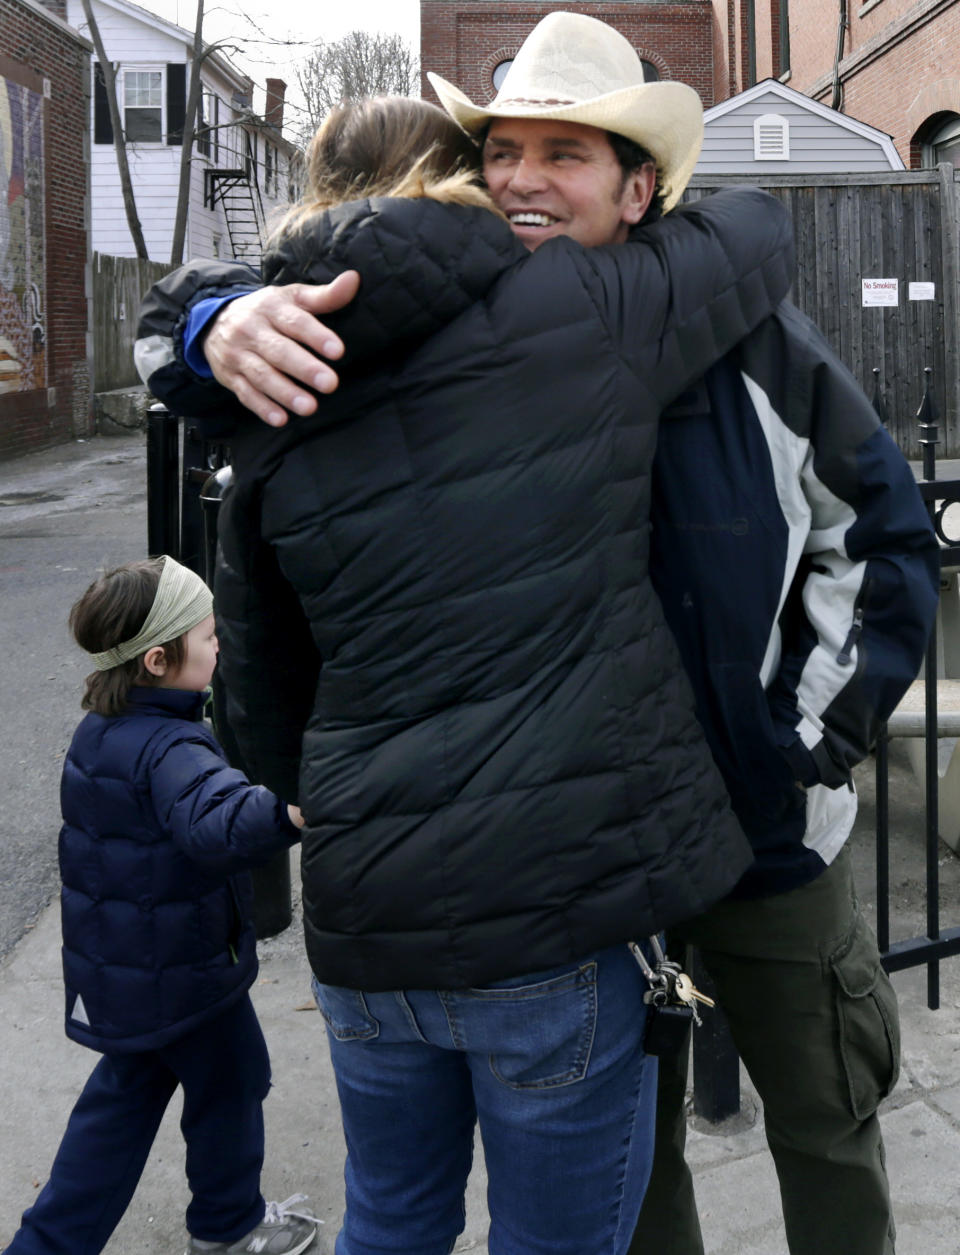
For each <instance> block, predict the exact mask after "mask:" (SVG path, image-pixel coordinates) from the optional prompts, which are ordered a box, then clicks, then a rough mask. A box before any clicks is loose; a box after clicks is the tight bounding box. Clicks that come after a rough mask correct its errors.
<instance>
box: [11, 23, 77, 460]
mask: <svg viewBox="0 0 960 1255" xmlns="http://www.w3.org/2000/svg"><path fill="white" fill-rule="evenodd" d="M64 15H65V7H64V5H63V3H62V2H60V0H50V8H46V7H44V5H42V4H40V3H38V0H0V457H3V456H9V455H11V454H16V453H22V452H25V451H26V450H28V449H35V448H40V447H42V446H44V445H50V444H55V443H57V442H58V441H61V440H66V439H69V438H71V437H73V436H78V435H86V434H89V433H90V432H91V431H92V409H91V369H90V367H91V363H90V344H91V336H90V315H89V303H88V299H87V293H88V278H89V251H88V214H89V194H88V193H89V163H88V144H89V126H88V116H89V108H90V51H91V47H90V44H89V43H88V42H87V40H85V39H83V38H82V37H81V36H80V35H79V34H78V33H77V32H76V31H75V30H73V28H72V27H70V26H68V25H67V23H66V21H65V20H64Z"/></svg>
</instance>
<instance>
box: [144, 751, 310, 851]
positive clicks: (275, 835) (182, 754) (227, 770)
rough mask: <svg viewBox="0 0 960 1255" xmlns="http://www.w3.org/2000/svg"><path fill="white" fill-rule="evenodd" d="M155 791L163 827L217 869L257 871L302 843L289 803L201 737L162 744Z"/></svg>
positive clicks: (155, 762)
mask: <svg viewBox="0 0 960 1255" xmlns="http://www.w3.org/2000/svg"><path fill="white" fill-rule="evenodd" d="M150 793H151V797H152V799H153V805H154V808H155V810H156V815H157V819H158V821H159V823H160V825H161V827H162V828H163V829H164V830H165V831H166V832H168V833H169V834H170V836H171V838H172V839H173V840H174V841H175V842H176V843H177V845H179V846H180V848H181V849H182V850H183V852H184V853H185V854H186V855H188V856H189V857H190V858H192V859H194V860H195V861H196V862H198V863H202V864H203V865H204V866H205V867H208V868H211V869H212V870H216V871H222V872H224V873H231V872H235V871H240V870H243V869H245V868H248V867H255V866H256V865H257V864H259V863H263V862H265V861H266V860H267V859H269V858H271V857H272V856H273V855H274V854H277V853H279V852H280V851H282V850H285V849H287V848H288V847H289V846H291V845H295V844H296V842H297V841H299V839H300V830H299V828H297V827H296V825H295V824H294V823H293V822H292V821H291V819H290V817H289V815H288V814H287V804H286V802H284V801H282V800H281V799H280V798H279V797H277V795H276V794H275V793H271V792H270V790H269V789H265V788H262V787H261V786H260V785H253V784H251V783H250V782H249V780H248V779H247V777H246V776H245V775H244V774H243V772H242V771H237V770H236V769H235V768H234V767H230V766H228V765H227V763H226V762H225V761H224V759H223V758H221V757H220V755H219V754H218V753H217V752H216V751H215V750H214V749H213V748H212V746H211V745H210V744H209V742H207V741H206V740H205V739H204V738H203V736H202V734H198V735H197V737H196V739H184V738H183V737H182V735H180V736H177V737H171V738H164V739H163V740H162V741H161V742H160V743H158V745H157V746H156V748H155V750H154V753H153V754H152V756H151V764H150Z"/></svg>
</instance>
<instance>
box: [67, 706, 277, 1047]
mask: <svg viewBox="0 0 960 1255" xmlns="http://www.w3.org/2000/svg"><path fill="white" fill-rule="evenodd" d="M203 700H204V698H203V694H202V693H193V692H187V691H185V690H182V689H162V688H134V689H132V690H131V692H130V699H129V705H128V708H127V710H125V711H124V713H123V714H122V715H117V716H115V717H113V718H106V717H104V716H103V715H97V714H92V713H91V714H88V715H86V716H85V718H84V719H82V720H81V722H80V725H79V727H78V728H77V730H76V732H75V733H74V737H73V741H72V743H71V745H70V749H69V750H68V752H67V757H66V761H65V763H64V768H63V778H62V782H61V786H60V801H61V808H62V811H63V821H64V822H63V828H62V829H61V832H60V875H61V879H62V882H63V887H62V891H61V909H62V918H63V975H64V984H65V986H66V1032H67V1036H68V1037H72V1038H73V1039H74V1040H75V1041H78V1042H80V1043H81V1044H82V1045H84V1046H90V1047H92V1048H93V1049H95V1050H102V1051H105V1052H107V1053H117V1052H122V1053H125V1052H129V1051H142V1050H156V1049H158V1048H159V1047H161V1046H163V1045H165V1044H166V1043H167V1042H170V1041H173V1040H174V1039H175V1038H177V1037H180V1036H182V1035H183V1034H184V1033H187V1032H190V1031H191V1030H192V1029H194V1028H196V1027H197V1026H198V1025H200V1024H202V1023H203V1022H204V1021H206V1020H209V1019H211V1018H213V1017H214V1016H215V1015H218V1014H220V1013H221V1012H222V1011H225V1010H226V1009H227V1008H228V1007H229V1006H231V1005H232V1004H233V1003H234V1002H236V1001H237V999H238V998H241V997H242V996H243V994H244V993H245V992H246V990H247V989H249V988H250V985H251V984H252V983H253V979H254V977H255V976H256V972H257V953H256V942H255V938H254V930H253V924H252V915H251V908H252V899H253V895H252V887H251V882H250V876H249V874H248V871H247V869H248V868H250V867H252V866H255V865H256V864H257V863H262V862H263V861H264V860H265V859H267V858H269V857H270V856H271V855H273V854H275V853H277V852H278V851H280V850H283V849H286V848H287V847H288V846H290V845H292V844H294V842H296V841H297V840H298V839H299V836H300V834H299V830H298V829H297V828H296V827H295V826H294V825H293V824H292V823H291V822H290V819H289V817H288V815H287V808H286V805H285V804H284V803H283V802H281V801H280V799H279V798H277V797H276V796H275V795H274V794H272V793H269V792H268V791H267V790H266V789H263V788H260V787H256V786H253V785H251V784H250V783H249V781H248V780H247V779H246V777H245V776H244V775H242V773H241V772H239V771H235V770H234V769H233V768H232V767H229V766H228V765H227V763H226V761H225V759H224V756H223V751H222V750H221V749H220V746H219V745H218V744H217V742H216V740H215V739H214V737H213V735H212V734H211V733H210V731H209V729H208V728H207V727H206V725H205V724H204V723H203V722H202V721H201V709H202V706H203Z"/></svg>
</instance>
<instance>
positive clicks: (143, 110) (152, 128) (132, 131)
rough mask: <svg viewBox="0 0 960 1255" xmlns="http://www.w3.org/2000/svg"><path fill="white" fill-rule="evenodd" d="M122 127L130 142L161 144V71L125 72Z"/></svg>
mask: <svg viewBox="0 0 960 1255" xmlns="http://www.w3.org/2000/svg"><path fill="white" fill-rule="evenodd" d="M123 129H124V133H125V135H126V137H127V139H128V140H129V141H130V142H131V143H134V144H137V143H143V144H159V143H162V141H163V71H162V70H127V69H125V70H124V71H123Z"/></svg>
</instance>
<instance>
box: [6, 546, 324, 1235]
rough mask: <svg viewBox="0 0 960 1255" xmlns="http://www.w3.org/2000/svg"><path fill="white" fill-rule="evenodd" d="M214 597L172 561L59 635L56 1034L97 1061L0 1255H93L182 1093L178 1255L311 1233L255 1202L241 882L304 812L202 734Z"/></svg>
mask: <svg viewBox="0 0 960 1255" xmlns="http://www.w3.org/2000/svg"><path fill="white" fill-rule="evenodd" d="M212 611H213V599H212V597H211V594H210V591H209V589H208V588H207V586H206V585H205V584H204V582H203V581H202V580H201V579H200V578H199V576H197V575H194V574H193V572H192V571H188V570H187V569H186V568H185V567H182V566H181V565H180V564H179V563H177V562H174V560H173V559H172V558H156V559H151V560H149V561H145V562H135V563H130V564H129V565H127V566H123V567H119V568H118V569H117V570H115V571H111V572H110V573H108V574H107V575H105V576H103V577H102V578H101V579H99V580H97V581H96V582H95V583H94V584H92V585H91V586H90V588H88V589H87V591H86V593H84V595H83V596H82V597H81V598H80V600H79V601H78V602H77V603H76V605H75V606H74V607H73V610H72V611H71V614H70V626H71V628H72V629H73V633H74V636H75V637H76V639H77V641H78V642H79V644H80V645H81V646H83V648H84V649H86V650H87V651H88V652H90V653H91V654H93V661H94V666H95V667H96V668H97V670H96V671H95V672H94V674H93V675H91V676H89V677H88V679H87V689H86V694H85V696H84V699H83V705H84V708H85V709H87V710H88V711H89V712H90V713H89V714H87V716H86V717H85V718H84V719H83V720H82V722H81V723H80V726H79V727H78V728H77V731H76V733H75V734H74V738H73V742H72V744H71V746H70V750H69V752H68V754H67V758H66V762H65V764H64V770H63V780H62V784H61V805H62V809H63V820H64V823H63V828H62V830H61V833H60V873H61V878H62V882H63V888H62V896H61V903H62V913H63V968H64V980H65V984H66V1031H67V1035H68V1036H70V1037H72V1038H73V1039H74V1040H76V1041H79V1042H81V1043H83V1044H84V1045H86V1046H90V1047H92V1048H93V1049H94V1050H99V1051H101V1052H102V1054H103V1058H102V1059H101V1060H100V1062H99V1063H98V1064H97V1066H96V1067H95V1068H94V1070H93V1072H92V1074H91V1076H90V1079H89V1080H88V1081H87V1084H86V1086H85V1088H84V1090H83V1093H82V1094H81V1095H80V1098H79V1099H78V1101H77V1104H76V1106H75V1107H74V1109H73V1112H72V1114H71V1116H70V1120H69V1122H68V1124H67V1129H66V1132H65V1134H64V1137H63V1141H62V1142H61V1144H60V1149H59V1151H58V1152H57V1156H56V1159H55V1161H54V1164H53V1168H52V1170H51V1173H50V1180H49V1182H48V1183H47V1185H46V1186H45V1187H44V1189H43V1190H42V1191H41V1193H40V1195H39V1196H38V1198H37V1201H36V1203H35V1204H34V1206H33V1207H31V1208H30V1209H29V1210H28V1211H26V1212H25V1213H24V1215H23V1219H22V1222H21V1227H20V1229H19V1230H18V1232H17V1233H16V1235H15V1236H14V1238H13V1241H12V1242H11V1244H10V1245H9V1246H8V1247H7V1255H95V1253H96V1252H99V1251H101V1250H102V1249H103V1247H104V1246H105V1245H106V1243H107V1241H108V1239H109V1237H110V1234H111V1233H112V1232H113V1230H114V1228H115V1227H116V1225H117V1224H118V1222H119V1220H120V1218H121V1217H122V1215H123V1213H124V1212H125V1211H126V1209H127V1206H128V1205H129V1203H130V1199H131V1198H132V1197H133V1193H134V1190H135V1189H136V1186H137V1183H138V1181H139V1179H140V1176H141V1173H142V1171H143V1167H144V1164H145V1163H146V1160H147V1155H148V1154H149V1152H150V1147H151V1146H152V1144H153V1140H154V1137H155V1136H156V1132H157V1129H158V1127H159V1125H160V1121H161V1119H162V1117H163V1113H164V1111H165V1109H166V1107H167V1104H168V1103H169V1101H170V1098H171V1097H172V1095H173V1093H174V1091H175V1090H176V1088H177V1086H178V1085H180V1086H182V1087H183V1118H182V1120H181V1128H182V1130H183V1135H184V1139H185V1141H186V1144H187V1157H186V1168H187V1178H188V1180H189V1184H190V1189H191V1193H192V1200H191V1202H190V1205H189V1207H188V1208H187V1214H186V1224H187V1229H188V1231H189V1234H190V1237H189V1249H188V1255H193V1253H195V1252H211V1251H219V1252H224V1253H228V1252H229V1253H230V1255H240V1253H241V1252H244V1251H251V1252H253V1251H257V1252H262V1253H264V1255H297V1253H298V1252H300V1251H303V1250H305V1249H306V1248H307V1247H308V1246H309V1245H310V1243H311V1242H312V1241H313V1238H314V1236H315V1234H316V1221H315V1220H314V1219H313V1217H311V1216H309V1215H308V1214H304V1213H296V1212H293V1211H291V1210H290V1207H291V1205H292V1204H294V1203H295V1202H298V1201H300V1199H302V1197H303V1196H302V1195H294V1196H293V1198H291V1199H288V1200H287V1201H286V1203H283V1204H276V1203H270V1204H265V1203H264V1201H263V1198H262V1196H261V1194H260V1169H261V1167H262V1164H263V1110H262V1104H263V1099H264V1098H265V1097H266V1094H267V1090H268V1089H269V1086H270V1061H269V1058H268V1056H267V1048H266V1043H265V1042H264V1040H263V1034H262V1032H261V1031H260V1025H259V1023H258V1022H257V1017H256V1013H255V1012H254V1009H253V1004H252V1003H251V1001H250V995H249V993H248V990H249V988H250V986H251V984H252V983H253V979H254V976H255V975H256V971H257V956H256V947H255V937H254V930H253V924H252V921H251V912H250V906H251V901H252V889H251V885H250V877H249V873H248V869H249V868H250V867H251V866H253V865H255V864H257V863H260V862H263V861H264V860H266V859H268V858H269V857H270V856H271V855H274V854H276V853H277V852H279V851H281V850H284V849H286V848H287V847H288V846H291V845H293V844H294V843H295V842H296V841H297V840H298V839H299V829H300V827H301V826H302V823H303V821H302V819H301V817H300V812H299V811H298V810H297V809H296V807H293V806H287V805H286V804H285V803H283V802H282V801H280V799H279V798H278V797H276V795H275V794H273V793H270V792H268V790H266V789H263V788H259V787H257V786H254V785H251V784H250V783H249V782H248V781H247V779H246V777H245V776H243V775H242V774H241V773H240V772H239V771H235V770H233V769H232V768H231V767H230V766H229V765H228V764H227V762H226V760H225V758H224V755H223V751H222V750H221V749H220V747H219V745H218V744H217V742H216V741H215V740H214V738H213V736H212V735H211V733H210V732H209V731H208V729H207V727H206V726H205V724H204V723H203V722H202V707H203V703H204V690H205V689H206V687H207V685H208V684H209V683H210V680H211V677H212V675H213V671H214V668H215V666H216V661H217V638H216V635H215V629H214V620H213V613H212Z"/></svg>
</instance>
